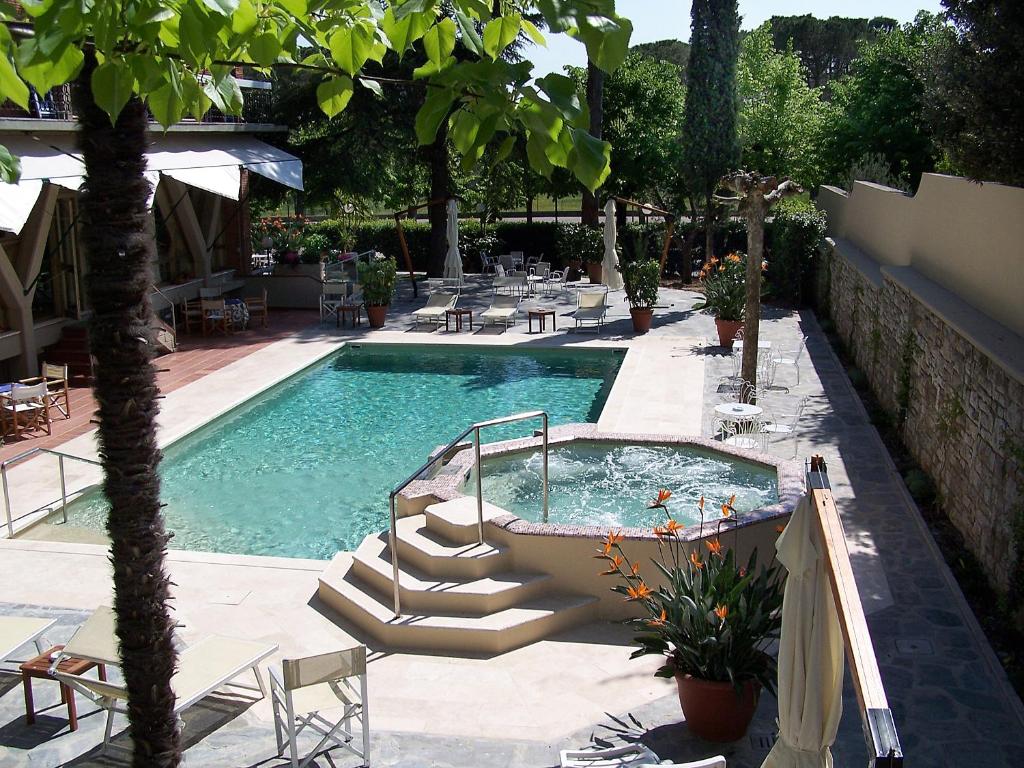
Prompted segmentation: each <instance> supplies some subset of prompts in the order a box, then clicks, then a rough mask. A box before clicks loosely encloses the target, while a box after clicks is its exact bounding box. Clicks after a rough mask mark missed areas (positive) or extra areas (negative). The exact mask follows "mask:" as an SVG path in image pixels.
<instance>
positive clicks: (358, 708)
mask: <svg viewBox="0 0 1024 768" xmlns="http://www.w3.org/2000/svg"><path fill="white" fill-rule="evenodd" d="M268 671H269V673H270V700H271V703H272V704H273V707H274V731H275V734H276V736H277V754H278V755H283V754H284V751H285V748H286V747H287V749H288V752H289V755H290V757H291V764H292V768H305V766H307V765H309V763H310V762H311V761H312V760H313V758H314V757H316V756H317V755H318V754H321V753H322V752H324V751H326V750H329V749H333V748H334V747H344V748H345V749H348V750H350V751H352V752H353V753H355V755H356V756H357V757H359V758H360V759H361V760H362V761H363V765H364V766H367V767H368V766H369V765H370V721H369V719H368V717H367V686H366V647H365V646H362V645H360V646H357V647H355V648H349V649H348V650H345V651H334V652H332V653H324V654H321V655H319V656H308V657H306V658H302V659H285V660H284V661H283V662H282V672H281V674H278V672H277V670H276V669H275V668H273V667H271V668H270V669H269V670H268ZM352 678H358V688H357V687H356V686H355V685H353V683H352ZM330 710H336V711H337V713H338V715H339V717H338V719H337V720H334V719H328V718H326V717H324V716H323V715H322V714H321V713H322V712H326V711H330ZM353 718H354V719H355V720H357V721H358V723H359V725H360V726H361V733H362V744H361V747H362V748H361V749H356V748H355V747H354V746H353V744H352V742H353V740H354V739H355V737H356V734H355V733H354V732H353V730H352V720H353ZM306 728H309V729H310V730H312V731H315V732H316V733H319V734H320V736H321V738H320V741H319V742H318V743H317V745H316V746H315V747H313V749H312V750H311V751H310V752H309V753H308V755H307V756H306V758H305V759H304V760H303V761H302V762H301V763H300V762H299V748H298V744H297V740H298V736H299V734H300V733H301V732H302V731H303V730H305V729H306Z"/></svg>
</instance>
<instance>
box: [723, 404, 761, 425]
mask: <svg viewBox="0 0 1024 768" xmlns="http://www.w3.org/2000/svg"><path fill="white" fill-rule="evenodd" d="M715 413H717V414H718V415H719V416H721V417H722V418H723V419H728V420H729V421H744V420H746V419H752V418H754V417H755V416H760V415H761V414H762V413H764V408H762V407H761V406H759V405H751V404H750V403H722V404H721V405H716V406H715Z"/></svg>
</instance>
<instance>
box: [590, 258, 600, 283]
mask: <svg viewBox="0 0 1024 768" xmlns="http://www.w3.org/2000/svg"><path fill="white" fill-rule="evenodd" d="M587 277H589V278H590V282H591V283H593V284H594V285H600V284H601V283H602V282H604V267H603V265H602V264H601V262H600V261H588V262H587Z"/></svg>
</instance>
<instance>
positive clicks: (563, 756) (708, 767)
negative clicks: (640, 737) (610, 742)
mask: <svg viewBox="0 0 1024 768" xmlns="http://www.w3.org/2000/svg"><path fill="white" fill-rule="evenodd" d="M559 759H560V762H561V767H562V768H655V766H660V768H726V764H725V758H724V757H722V756H721V755H716V756H715V757H709V758H705V759H704V760H694V761H690V762H687V763H665V762H661V761H660V759H659V758H658V756H657V755H656V754H654V752H652V751H651V750H650V749H649V748H648V747H646V746H644V745H643V744H626V745H623V746H621V747H611V748H609V749H563V750H562V751H561V752H560V753H559Z"/></svg>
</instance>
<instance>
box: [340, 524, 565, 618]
mask: <svg viewBox="0 0 1024 768" xmlns="http://www.w3.org/2000/svg"><path fill="white" fill-rule="evenodd" d="M353 560H354V562H353V565H352V569H353V572H354V573H355V575H356V576H358V577H359V579H360V580H362V581H364V582H366V583H367V584H369V585H370V586H372V587H374V588H375V589H376V590H377V591H378V592H381V593H382V594H385V595H390V594H393V591H394V570H393V565H392V561H391V548H390V547H389V546H388V537H387V534H380V535H378V536H367V537H366V538H365V539H364V540H363V543H362V544H360V545H359V548H358V549H357V550H356V552H355V554H354V555H353ZM550 582H551V576H549V575H548V574H545V573H508V572H506V573H499V574H494V575H493V576H485V577H482V578H476V579H468V580H466V579H459V578H455V577H448V578H438V577H437V576H430V575H427V574H424V573H423V572H422V571H419V570H418V569H416V568H415V567H411V566H410V565H409V564H408V563H404V562H402V560H401V559H399V571H398V583H399V594H400V596H401V600H402V606H403V607H404V608H405V609H406V610H410V611H418V612H423V613H445V612H450V613H468V614H481V615H482V614H486V613H494V612H495V611H501V610H504V609H506V608H511V607H512V606H514V605H516V604H518V603H522V602H524V601H526V600H529V599H532V598H534V597H538V596H540V595H541V594H542V593H543V592H544V591H545V590H550Z"/></svg>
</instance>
